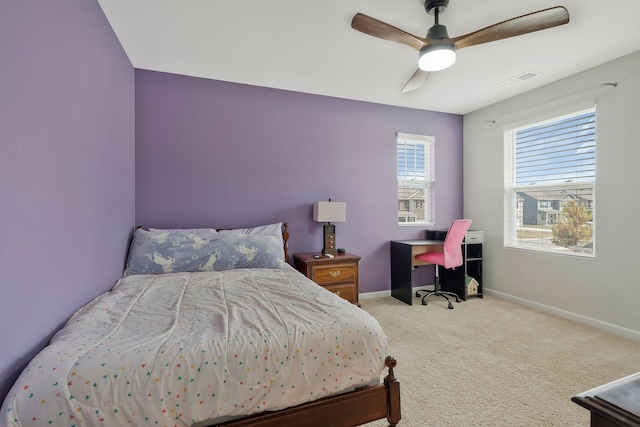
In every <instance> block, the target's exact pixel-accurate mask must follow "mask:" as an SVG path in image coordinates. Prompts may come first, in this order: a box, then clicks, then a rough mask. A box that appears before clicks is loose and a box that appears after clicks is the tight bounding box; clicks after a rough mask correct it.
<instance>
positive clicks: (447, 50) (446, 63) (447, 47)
mask: <svg viewBox="0 0 640 427" xmlns="http://www.w3.org/2000/svg"><path fill="white" fill-rule="evenodd" d="M455 62H456V47H455V46H454V45H453V43H438V44H431V45H429V46H426V47H424V48H422V49H421V50H420V56H419V58H418V67H419V68H420V69H421V70H424V71H440V70H444V69H445V68H449V67H451V66H452V65H453V64H454V63H455Z"/></svg>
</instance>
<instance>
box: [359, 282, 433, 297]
mask: <svg viewBox="0 0 640 427" xmlns="http://www.w3.org/2000/svg"><path fill="white" fill-rule="evenodd" d="M419 290H430V291H432V290H433V285H427V286H416V287H415V288H413V292H416V291H419ZM390 296H391V291H379V292H366V293H363V294H358V299H359V300H363V299H374V298H384V297H390Z"/></svg>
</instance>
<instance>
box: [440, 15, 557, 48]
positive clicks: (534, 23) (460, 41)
mask: <svg viewBox="0 0 640 427" xmlns="http://www.w3.org/2000/svg"><path fill="white" fill-rule="evenodd" d="M568 22H569V12H568V11H567V9H565V8H564V7H563V6H556V7H552V8H549V9H543V10H539V11H537V12H532V13H529V14H526V15H522V16H518V17H517V18H512V19H508V20H506V21H503V22H499V23H497V24H494V25H491V26H489V27H486V28H483V29H481V30H478V31H475V32H473V33H469V34H466V35H464V36H460V37H455V38H453V39H451V41H452V42H453V43H454V44H455V46H456V48H457V49H462V48H463V47H469V46H475V45H478V44H482V43H488V42H493V41H497V40H502V39H507V38H509V37H515V36H519V35H522V34H528V33H533V32H534V31H539V30H544V29H547V28H551V27H556V26H558V25H563V24H566V23H568Z"/></svg>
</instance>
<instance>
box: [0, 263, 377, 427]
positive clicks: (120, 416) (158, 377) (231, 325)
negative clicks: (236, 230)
mask: <svg viewBox="0 0 640 427" xmlns="http://www.w3.org/2000/svg"><path fill="white" fill-rule="evenodd" d="M386 355H387V337H386V336H385V334H384V332H383V331H382V329H381V328H380V325H379V324H378V323H377V322H376V321H375V320H374V319H373V318H372V317H371V316H370V315H369V314H368V313H367V312H365V311H364V310H361V309H360V308H358V307H356V306H354V305H352V304H350V303H349V302H347V301H345V300H343V299H341V298H340V297H337V296H335V295H333V294H331V293H330V292H328V291H326V290H324V289H323V288H321V287H320V286H318V285H316V284H315V283H313V282H312V281H310V280H308V279H307V278H306V277H304V276H303V275H301V274H300V273H298V272H297V271H295V270H294V269H293V268H291V267H290V266H288V265H286V266H285V268H283V269H238V270H227V271H221V272H206V273H174V274H162V275H140V276H128V277H124V278H122V279H120V280H119V281H118V282H117V283H116V285H115V286H114V288H113V289H112V290H111V291H110V292H107V293H105V294H103V295H101V296H100V297H98V298H96V299H95V300H94V301H92V302H91V303H90V304H88V305H87V306H85V307H83V308H82V309H80V310H79V311H78V312H77V313H76V314H74V316H73V317H72V318H71V319H70V320H69V322H68V323H67V325H66V326H65V327H64V328H63V329H62V330H60V331H59V332H58V333H57V334H56V335H55V336H54V338H53V339H52V340H51V343H50V344H49V345H48V346H47V347H46V348H44V349H43V350H42V351H41V352H40V353H39V354H38V355H37V356H36V357H35V358H34V359H33V360H32V361H31V362H30V364H29V365H28V366H27V368H26V369H25V370H24V372H23V373H22V375H21V376H20V377H19V378H18V380H17V382H16V383H15V385H14V386H13V388H12V389H11V391H10V393H9V395H8V396H7V398H6V400H5V402H4V404H3V406H2V413H1V415H0V425H7V426H46V425H53V426H77V427H80V426H85V427H87V426H124V425H135V426H143V425H153V426H190V425H192V424H194V423H197V422H200V421H203V420H211V419H225V418H227V417H232V416H242V415H248V414H254V413H258V412H262V411H267V410H269V411H271V410H279V409H283V408H286V407H289V406H294V405H297V404H300V403H303V402H307V401H311V400H315V399H318V398H320V397H323V396H327V395H330V394H335V393H338V392H340V391H342V390H346V389H350V388H353V387H358V386H362V385H366V384H369V383H371V382H372V381H377V380H379V378H380V375H381V374H382V371H383V368H384V359H385V356H386Z"/></svg>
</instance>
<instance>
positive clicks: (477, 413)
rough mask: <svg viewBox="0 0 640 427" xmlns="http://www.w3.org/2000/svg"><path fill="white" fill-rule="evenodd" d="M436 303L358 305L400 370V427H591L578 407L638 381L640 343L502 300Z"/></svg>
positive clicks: (432, 300) (369, 301)
mask: <svg viewBox="0 0 640 427" xmlns="http://www.w3.org/2000/svg"><path fill="white" fill-rule="evenodd" d="M429 301H430V302H429V305H427V306H423V305H421V304H420V301H419V300H415V304H414V305H413V306H410V305H407V304H404V303H402V302H400V301H398V300H396V299H394V298H391V297H388V298H379V299H365V300H362V301H361V303H362V308H363V309H365V310H367V311H368V312H369V313H371V314H372V315H373V316H374V317H375V318H376V319H378V321H379V322H380V324H381V325H382V327H383V328H384V330H385V332H386V333H387V335H388V336H389V341H390V352H391V355H392V356H394V357H395V358H396V359H397V361H398V366H397V367H396V369H395V374H396V376H397V377H398V378H399V380H400V387H401V395H402V421H401V422H400V424H399V426H403V427H426V426H437V427H440V426H456V427H458V426H501V427H502V426H505V427H520V426H532V427H533V426H535V427H545V426H589V411H588V410H586V409H584V408H582V407H580V406H578V405H577V404H575V403H573V402H572V401H571V397H572V396H574V395H576V394H578V393H581V392H583V391H586V390H589V389H591V388H593V387H596V386H598V385H601V384H604V383H607V382H610V381H613V380H615V379H618V378H620V377H623V376H627V375H630V374H632V373H635V372H638V371H640V341H636V340H633V339H629V338H624V337H619V336H617V335H613V334H610V333H608V332H604V331H601V330H599V329H595V328H592V327H589V326H586V325H582V324H579V323H575V322H572V321H570V320H566V319H562V318H559V317H555V316H552V315H549V314H546V313H542V312H539V311H535V310H532V309H530V308H527V307H524V306H520V305H517V304H514V303H512V302H509V301H505V300H502V299H498V298H496V297H489V296H485V298H484V299H478V298H474V299H469V300H468V301H466V302H462V303H460V304H456V303H454V307H455V309H453V310H449V309H447V305H446V301H445V300H444V299H441V298H433V297H432V298H430V300H429ZM386 425H387V424H386V423H385V422H382V421H376V422H374V423H369V424H367V426H370V427H374V426H375V427H378V426H386Z"/></svg>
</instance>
